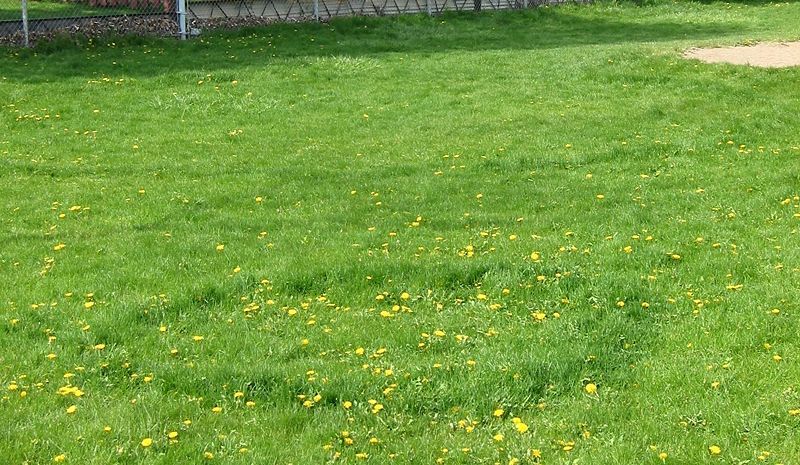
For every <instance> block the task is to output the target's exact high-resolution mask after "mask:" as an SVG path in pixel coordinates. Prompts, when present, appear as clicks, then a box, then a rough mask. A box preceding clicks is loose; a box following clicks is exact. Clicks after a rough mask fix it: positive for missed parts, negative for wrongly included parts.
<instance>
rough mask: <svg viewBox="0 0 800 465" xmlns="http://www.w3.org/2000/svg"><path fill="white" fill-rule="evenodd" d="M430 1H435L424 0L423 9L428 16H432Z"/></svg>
mask: <svg viewBox="0 0 800 465" xmlns="http://www.w3.org/2000/svg"><path fill="white" fill-rule="evenodd" d="M431 1H436V0H425V9H426V10H427V11H428V16H433V10H432V9H431Z"/></svg>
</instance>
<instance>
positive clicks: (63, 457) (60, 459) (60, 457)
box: [53, 454, 67, 463]
mask: <svg viewBox="0 0 800 465" xmlns="http://www.w3.org/2000/svg"><path fill="white" fill-rule="evenodd" d="M65 460H67V456H66V455H64V454H58V455H56V456H55V457H53V462H55V463H63V462H64V461H65Z"/></svg>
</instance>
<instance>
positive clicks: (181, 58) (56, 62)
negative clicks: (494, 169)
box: [0, 8, 748, 82]
mask: <svg viewBox="0 0 800 465" xmlns="http://www.w3.org/2000/svg"><path fill="white" fill-rule="evenodd" d="M732 28H737V29H738V30H740V31H746V30H748V26H747V25H746V24H732V23H730V22H719V23H716V24H690V23H685V22H683V23H679V22H668V21H658V20H654V19H653V18H652V17H646V16H645V17H643V19H642V20H641V21H637V22H633V21H630V20H622V19H616V18H613V17H608V16H607V15H606V16H600V15H599V14H597V13H595V12H594V11H592V10H589V9H585V10H584V9H580V8H540V9H533V10H526V11H502V12H485V13H482V14H478V15H476V14H474V13H448V14H445V15H442V16H437V17H428V16H426V15H413V16H397V17H385V18H364V17H360V18H346V19H336V20H333V21H331V22H330V23H303V24H276V25H273V26H269V27H263V28H260V29H252V28H251V29H243V30H239V31H227V32H216V33H213V34H209V35H208V36H202V37H201V38H198V39H194V40H191V41H188V42H178V41H173V40H169V39H163V40H159V39H145V38H137V37H130V38H125V39H120V38H116V39H113V40H114V41H115V42H116V45H114V46H109V42H110V41H94V42H86V43H83V44H78V45H76V44H74V43H71V42H69V41H68V40H60V41H58V40H57V41H55V42H51V43H46V44H43V45H42V46H40V47H39V48H37V49H34V50H33V51H28V50H22V51H10V52H7V53H6V54H5V55H4V56H2V57H0V77H5V78H7V79H11V80H14V81H23V82H46V81H54V80H60V79H68V78H91V77H97V76H102V75H109V76H130V77H150V76H157V75H162V74H169V73H173V72H177V71H192V70H197V71H202V72H208V73H213V72H215V71H217V70H228V71H232V70H236V69H241V68H246V67H263V66H266V65H268V64H269V63H270V62H275V61H276V60H281V59H292V58H297V57H308V56H336V55H348V56H359V55H366V56H376V55H381V54H389V53H400V54H405V53H412V54H422V55H426V54H438V53H447V52H453V51H490V50H543V49H556V48H564V49H565V53H568V52H567V51H566V49H568V48H570V47H577V46H585V45H613V44H626V43H636V42H663V41H672V40H681V39H694V40H700V39H705V38H710V37H714V36H716V35H720V34H724V33H727V32H730V30H731V29H732ZM99 44H102V45H99Z"/></svg>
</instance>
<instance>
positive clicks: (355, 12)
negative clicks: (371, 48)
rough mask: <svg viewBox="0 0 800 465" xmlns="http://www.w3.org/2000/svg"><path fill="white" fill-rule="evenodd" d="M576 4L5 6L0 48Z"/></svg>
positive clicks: (30, 1)
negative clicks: (67, 38)
mask: <svg viewBox="0 0 800 465" xmlns="http://www.w3.org/2000/svg"><path fill="white" fill-rule="evenodd" d="M565 1H574V0H0V44H15V45H29V44H30V43H33V42H35V41H37V40H41V39H47V38H50V37H52V36H55V35H58V34H68V35H83V36H88V37H92V36H100V35H105V34H121V35H125V34H142V35H158V36H174V37H183V38H185V37H187V36H191V35H193V34H196V33H198V32H199V31H200V30H202V29H205V28H210V27H215V26H223V27H224V26H228V27H236V26H240V25H252V24H263V23H268V22H272V21H303V20H321V21H324V20H328V19H330V18H333V17H337V16H382V15H396V14H405V13H427V14H438V13H441V12H443V11H463V10H475V11H480V10H499V9H514V8H528V7H534V6H540V5H544V4H557V3H563V2H565Z"/></svg>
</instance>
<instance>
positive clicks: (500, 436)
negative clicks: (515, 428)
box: [492, 433, 506, 442]
mask: <svg viewBox="0 0 800 465" xmlns="http://www.w3.org/2000/svg"><path fill="white" fill-rule="evenodd" d="M505 438H506V437H505V436H503V433H497V434H495V435H494V436H492V439H493V440H494V442H503V439H505Z"/></svg>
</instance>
